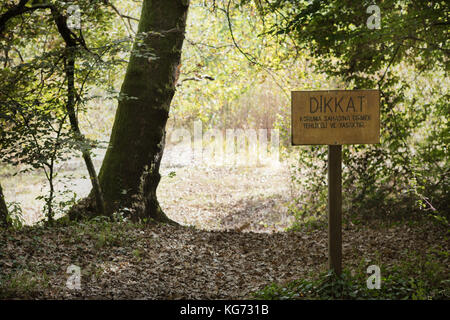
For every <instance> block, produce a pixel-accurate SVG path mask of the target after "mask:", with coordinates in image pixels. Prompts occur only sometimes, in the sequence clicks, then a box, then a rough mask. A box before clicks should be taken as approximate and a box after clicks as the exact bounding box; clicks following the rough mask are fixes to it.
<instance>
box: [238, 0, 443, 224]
mask: <svg viewBox="0 0 450 320" xmlns="http://www.w3.org/2000/svg"><path fill="white" fill-rule="evenodd" d="M249 2H252V1H248V0H243V1H240V4H248V3H249ZM254 2H255V3H260V4H261V5H260V10H259V12H260V15H261V17H262V19H267V17H269V18H272V19H271V20H266V21H269V22H268V23H270V22H272V23H271V26H270V27H268V30H267V31H266V33H265V34H264V36H266V35H270V36H274V35H288V34H289V35H291V37H292V38H293V39H294V40H295V44H296V46H297V47H299V48H301V49H302V50H304V51H305V52H308V53H309V54H310V55H311V56H312V57H313V58H314V59H313V61H312V62H313V66H314V68H315V70H316V71H320V72H324V73H326V74H327V76H328V77H329V78H330V79H338V80H341V81H342V84H343V86H344V88H346V89H357V88H360V89H363V88H377V89H380V91H381V94H382V98H381V134H382V137H381V144H380V145H371V146H370V145H355V146H346V147H344V151H343V161H344V173H343V180H344V194H345V195H346V198H347V199H346V201H347V203H346V204H344V205H345V206H346V209H347V210H348V211H350V212H352V213H355V212H356V213H360V212H365V214H366V216H379V213H380V212H387V214H388V215H389V216H398V215H404V214H410V213H411V212H420V213H422V214H427V215H430V216H431V217H433V218H437V219H438V220H439V221H441V222H444V223H445V221H446V220H448V213H449V212H448V208H449V204H450V202H449V201H450V195H449V190H450V186H449V184H448V174H449V168H450V166H449V162H448V161H449V160H448V159H449V153H448V150H449V149H448V144H449V140H448V139H449V129H448V128H449V122H448V116H446V115H448V112H449V109H448V106H449V104H448V98H449V95H448V76H447V72H448V54H449V49H448V12H449V6H448V3H446V2H444V1H437V2H430V1H428V2H427V1H425V2H421V1H419V2H418V1H396V0H390V1H383V2H381V3H379V7H380V9H381V28H380V29H369V28H368V27H367V24H366V22H367V20H368V18H369V16H370V14H369V13H366V9H367V7H368V6H369V5H371V4H372V2H371V1H359V2H355V1H295V2H294V1H288V0H280V1H262V2H260V1H254ZM273 16H275V17H278V19H274V18H273ZM338 87H342V86H338ZM303 89H304V88H302V90H303ZM281 124H282V126H287V125H288V124H289V121H288V119H281ZM316 161H317V162H318V163H323V162H324V161H326V152H325V150H324V149H323V148H318V147H315V146H314V147H306V148H303V149H302V150H301V151H300V155H299V158H298V163H297V164H295V166H294V168H293V170H292V175H293V176H294V177H295V178H294V182H295V180H301V181H302V182H300V184H297V186H296V188H295V189H299V190H300V194H299V195H298V200H297V202H298V203H301V205H300V206H297V208H294V210H293V211H294V213H295V214H296V215H300V216H302V215H303V213H302V212H309V214H311V215H320V214H323V213H324V211H323V202H322V201H316V200H317V199H320V198H321V195H323V193H324V192H325V190H324V188H323V183H322V181H323V172H322V169H323V168H322V167H321V166H319V167H318V166H317V165H315V163H316ZM306 168H307V169H309V171H308V172H306V173H305V169H306ZM305 174H306V176H305ZM305 181H307V184H308V186H305V185H304V184H305ZM302 184H303V185H302ZM311 191H314V193H311Z"/></svg>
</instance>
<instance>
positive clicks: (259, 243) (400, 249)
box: [0, 165, 450, 299]
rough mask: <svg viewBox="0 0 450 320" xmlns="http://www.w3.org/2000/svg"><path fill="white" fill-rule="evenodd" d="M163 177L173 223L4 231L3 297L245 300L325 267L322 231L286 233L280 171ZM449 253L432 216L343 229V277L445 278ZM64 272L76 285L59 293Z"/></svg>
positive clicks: (179, 171)
mask: <svg viewBox="0 0 450 320" xmlns="http://www.w3.org/2000/svg"><path fill="white" fill-rule="evenodd" d="M162 175H163V178H162V181H161V184H160V188H159V189H158V196H159V199H160V202H161V206H162V207H163V209H164V210H165V212H166V213H167V214H168V216H169V217H170V218H172V219H173V220H175V221H177V222H179V223H180V224H182V226H169V225H163V226H161V225H158V226H157V225H151V224H150V225H148V224H147V225H143V224H133V223H131V222H129V221H120V222H110V221H105V220H102V219H97V220H93V221H85V222H83V223H70V222H61V223H58V224H57V225H56V226H53V227H49V226H41V225H36V226H33V227H25V228H22V229H20V230H16V231H8V232H5V233H1V234H0V248H1V250H0V298H19V299H20V298H37V299H54V298H57V299H66V298H69V299H111V298H113V299H242V298H251V297H252V293H253V292H255V291H257V290H261V289H263V288H264V287H265V286H267V285H269V284H270V283H281V284H284V283H288V282H290V281H293V280H295V279H302V278H311V277H312V276H314V275H317V274H318V273H320V272H323V271H325V270H326V267H327V241H328V240H327V226H326V224H321V225H319V226H316V227H315V228H306V227H305V228H304V229H297V230H296V231H289V232H286V228H288V227H289V226H290V225H291V224H292V221H293V218H292V216H291V215H289V213H288V210H287V203H288V202H289V201H290V199H291V198H290V192H291V191H290V186H289V173H288V170H287V168H286V167H285V166H266V167H248V168H245V167H241V168H225V167H221V168H206V167H186V166H175V167H174V166H170V165H165V166H163V168H162ZM78 188H80V187H78ZM79 192H80V193H81V191H79ZM448 250H449V241H448V231H446V230H443V229H442V227H440V226H438V225H436V224H434V223H432V222H430V221H429V220H424V221H421V222H420V221H419V222H418V221H416V222H409V223H404V222H403V223H399V222H397V223H390V224H386V223H382V222H379V221H378V222H375V221H374V222H371V223H364V224H359V225H355V224H353V223H351V222H349V223H346V224H344V228H343V261H344V266H345V267H346V268H347V269H349V270H352V272H360V273H365V268H367V266H368V265H371V264H376V265H379V266H381V267H382V268H385V267H389V266H395V265H399V264H403V265H404V264H405V263H408V264H409V265H410V266H411V267H412V269H413V272H412V275H414V272H418V273H420V272H422V273H423V272H434V273H439V274H440V278H446V279H448V277H449V268H448V266H449V265H450V263H449V262H450V261H449V257H448ZM430 264H431V269H430ZM70 265H76V266H78V267H80V270H81V289H80V290H71V289H69V288H67V286H66V281H67V279H68V277H69V274H68V273H67V268H68V267H69V266H70ZM443 266H444V267H443ZM433 268H434V269H433ZM430 270H431V271H430ZM447 281H448V280H447Z"/></svg>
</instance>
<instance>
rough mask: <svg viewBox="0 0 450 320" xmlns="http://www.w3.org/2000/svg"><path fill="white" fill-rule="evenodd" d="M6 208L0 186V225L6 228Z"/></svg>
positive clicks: (0, 186)
mask: <svg viewBox="0 0 450 320" xmlns="http://www.w3.org/2000/svg"><path fill="white" fill-rule="evenodd" d="M7 217H8V207H7V206H6V201H5V197H4V196H3V189H2V185H1V184H0V225H2V226H4V227H6V226H7V225H8V220H7Z"/></svg>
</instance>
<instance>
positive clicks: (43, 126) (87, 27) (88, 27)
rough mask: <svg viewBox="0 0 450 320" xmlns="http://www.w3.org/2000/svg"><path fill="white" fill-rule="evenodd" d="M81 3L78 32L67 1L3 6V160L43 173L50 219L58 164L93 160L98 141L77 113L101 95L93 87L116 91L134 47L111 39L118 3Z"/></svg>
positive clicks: (0, 96)
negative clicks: (78, 154) (87, 134)
mask: <svg viewBox="0 0 450 320" xmlns="http://www.w3.org/2000/svg"><path fill="white" fill-rule="evenodd" d="M76 5H77V6H78V7H79V8H80V10H81V11H82V12H83V21H82V24H83V28H82V30H81V29H80V30H78V32H77V30H76V29H73V30H69V29H68V28H67V26H66V23H67V15H68V13H67V9H68V5H67V3H65V2H62V1H56V0H49V1H43V2H42V3H40V4H38V5H35V4H34V2H33V1H25V0H24V1H20V2H19V3H15V2H12V1H9V2H7V3H5V4H4V6H2V7H1V9H0V15H1V18H2V19H1V23H2V25H1V34H0V36H1V37H0V49H1V52H2V53H1V54H0V62H1V63H2V64H3V68H2V69H1V70H0V75H1V77H0V79H1V80H0V123H1V128H0V147H1V154H0V161H2V162H4V163H5V164H12V165H14V166H16V167H17V168H18V170H17V171H18V172H26V171H29V170H36V169H41V170H43V172H44V174H45V177H46V179H47V180H48V185H49V187H48V193H47V194H46V195H41V196H39V197H38V199H41V200H44V211H45V212H46V215H47V218H48V220H49V221H52V220H53V217H54V216H55V210H54V208H53V202H54V200H55V198H56V193H57V190H56V187H55V184H56V181H55V180H56V178H57V172H56V171H57V169H56V167H57V166H56V165H57V164H58V163H60V162H63V161H65V160H67V159H68V158H70V157H71V156H72V155H73V152H74V151H75V150H81V151H82V152H83V157H84V158H86V157H89V152H90V150H91V149H92V148H93V147H95V146H96V145H97V143H96V142H95V141H91V140H89V139H83V138H80V137H81V134H80V132H79V129H78V128H77V124H76V123H77V121H78V120H77V118H78V113H79V112H83V111H85V110H86V108H85V106H86V104H87V102H89V101H90V100H92V99H95V98H96V93H94V92H93V90H92V86H95V88H100V87H103V88H104V89H110V87H111V85H110V83H111V81H110V80H109V79H110V75H111V73H114V71H115V70H117V68H119V67H120V66H121V65H122V63H123V59H122V57H121V56H123V51H124V50H127V49H128V48H129V39H128V38H125V37H123V38H118V39H111V38H110V37H108V35H107V33H106V31H108V30H111V28H112V25H111V23H112V21H113V20H114V17H115V13H114V10H113V8H115V7H113V6H111V5H109V4H108V3H107V2H104V1H87V0H86V1H84V0H83V1H78V2H77V3H76ZM15 12H18V14H16V13H15ZM11 14H12V15H11ZM5 17H9V19H6V20H5V19H4V18H5ZM64 28H66V29H64ZM119 29H120V27H119ZM101 32H103V33H101ZM77 33H78V34H77ZM100 33H101V34H100ZM71 42H73V43H72V47H71V48H69V47H68V43H71ZM69 57H72V58H73V59H74V61H75V65H74V67H73V70H71V67H70V61H69V60H70V59H72V58H70V59H69ZM69 74H73V79H69V78H68V77H69ZM72 80H73V85H72V84H71V83H72ZM66 84H67V89H66V88H65V86H66ZM110 91H111V90H110ZM69 119H70V125H69V121H68V120H69Z"/></svg>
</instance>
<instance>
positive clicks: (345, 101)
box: [291, 90, 380, 145]
mask: <svg viewBox="0 0 450 320" xmlns="http://www.w3.org/2000/svg"><path fill="white" fill-rule="evenodd" d="M291 128H292V144H293V145H308V144H327V145H342V144H374V143H380V93H379V91H378V90H327V91H293V92H292V126H291Z"/></svg>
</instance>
